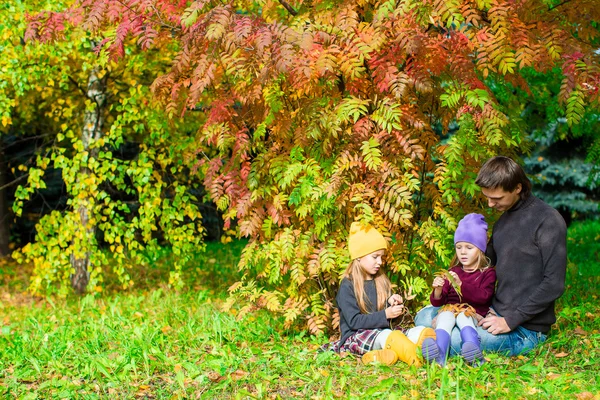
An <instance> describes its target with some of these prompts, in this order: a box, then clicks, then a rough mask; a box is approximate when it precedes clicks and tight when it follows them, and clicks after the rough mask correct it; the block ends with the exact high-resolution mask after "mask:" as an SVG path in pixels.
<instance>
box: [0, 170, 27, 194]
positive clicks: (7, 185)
mask: <svg viewBox="0 0 600 400" xmlns="http://www.w3.org/2000/svg"><path fill="white" fill-rule="evenodd" d="M28 176H29V174H28V173H27V174H24V175H21V176H20V177H18V178H17V179H15V180H14V181H12V182H8V183H7V184H6V185H3V186H0V190H4V189H6V188H9V187H11V186H12V185H15V184H17V183H19V182H20V181H22V180H23V179H25V178H27V177H28Z"/></svg>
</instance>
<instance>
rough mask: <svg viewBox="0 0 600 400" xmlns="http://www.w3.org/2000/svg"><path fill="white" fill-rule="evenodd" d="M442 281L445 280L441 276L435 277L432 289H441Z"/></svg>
mask: <svg viewBox="0 0 600 400" xmlns="http://www.w3.org/2000/svg"><path fill="white" fill-rule="evenodd" d="M444 281H445V279H444V278H442V277H441V276H436V277H435V278H434V279H433V284H432V286H433V288H434V289H435V288H441V287H442V286H444Z"/></svg>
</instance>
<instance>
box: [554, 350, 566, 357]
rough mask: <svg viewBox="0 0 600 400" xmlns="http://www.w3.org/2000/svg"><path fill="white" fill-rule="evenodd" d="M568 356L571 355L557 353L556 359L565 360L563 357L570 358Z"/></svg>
mask: <svg viewBox="0 0 600 400" xmlns="http://www.w3.org/2000/svg"><path fill="white" fill-rule="evenodd" d="M568 356H569V353H565V352H564V351H563V352H561V353H556V354H555V355H554V357H556V358H563V357H568Z"/></svg>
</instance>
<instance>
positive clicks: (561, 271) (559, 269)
mask: <svg viewBox="0 0 600 400" xmlns="http://www.w3.org/2000/svg"><path fill="white" fill-rule="evenodd" d="M536 244H537V246H538V249H539V252H540V256H541V258H542V264H543V277H542V281H541V282H540V284H539V285H538V287H537V289H536V290H534V291H533V292H532V293H531V295H530V296H529V298H528V299H527V301H525V302H524V303H523V304H521V305H520V306H519V307H518V308H517V309H516V310H515V312H513V313H510V314H509V315H505V320H506V323H507V324H508V326H509V327H510V328H511V329H514V328H516V327H517V326H519V325H521V324H522V323H523V322H526V321H528V320H530V319H531V318H533V317H534V316H536V315H538V314H541V313H542V312H544V311H545V310H546V309H547V308H548V307H550V305H551V304H552V302H554V301H555V300H556V299H558V298H559V297H560V296H561V295H562V294H563V293H564V291H565V275H566V270H567V226H566V224H565V221H564V219H563V218H562V216H561V215H560V214H559V213H558V212H557V211H555V212H554V213H553V214H552V216H551V217H549V218H546V219H545V220H544V221H543V222H542V224H541V225H540V227H539V228H538V230H537V232H536Z"/></svg>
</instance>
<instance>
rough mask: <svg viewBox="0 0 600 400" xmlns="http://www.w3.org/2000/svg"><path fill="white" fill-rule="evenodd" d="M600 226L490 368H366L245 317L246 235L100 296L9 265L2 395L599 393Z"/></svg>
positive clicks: (574, 245) (4, 286)
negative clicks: (183, 283) (542, 339)
mask: <svg viewBox="0 0 600 400" xmlns="http://www.w3.org/2000/svg"><path fill="white" fill-rule="evenodd" d="M599 235H600V224H598V223H589V222H586V223H581V224H577V225H574V226H573V227H572V228H570V230H569V259H570V263H569V271H568V289H567V292H566V293H565V295H564V296H563V297H562V298H561V299H560V301H559V303H558V306H557V310H558V322H557V324H556V325H555V329H554V330H553V332H552V335H551V336H550V338H549V340H548V341H547V342H546V344H544V345H543V346H541V347H539V348H538V349H536V350H535V351H534V352H532V353H530V354H528V355H526V356H520V357H515V358H507V357H502V356H498V355H493V354H489V355H488V359H489V362H488V363H486V364H485V365H483V366H482V367H480V368H471V367H468V366H466V365H465V364H464V363H463V362H462V361H461V360H460V359H459V358H453V359H451V361H450V362H449V365H448V367H447V368H445V369H441V368H438V367H437V366H429V367H426V368H425V367H423V368H414V367H412V368H409V367H407V366H406V365H404V364H397V365H395V366H392V367H382V366H364V365H362V364H360V363H359V362H358V361H357V360H356V359H355V358H353V357H346V358H340V357H339V356H338V355H336V354H334V353H319V352H318V351H317V348H318V346H319V345H320V344H322V343H323V342H325V341H326V340H327V339H326V338H323V337H320V338H316V337H311V336H308V335H305V334H302V333H293V332H286V331H284V330H283V329H282V323H281V321H280V320H279V319H277V318H275V317H273V316H271V315H269V314H268V313H266V312H259V313H256V314H253V315H251V316H249V317H246V318H244V319H243V320H239V321H238V320H237V319H236V316H235V315H234V314H232V313H225V312H223V311H221V309H220V305H221V304H222V302H223V301H224V299H225V297H226V288H227V286H229V284H230V283H231V279H233V278H232V277H234V276H235V275H236V274H237V272H236V268H235V262H236V259H237V257H239V252H240V250H241V246H242V245H243V244H239V243H238V244H235V245H234V246H228V247H225V246H222V245H215V244H211V245H209V246H208V251H207V253H206V254H204V255H201V256H199V257H198V260H197V263H196V265H193V266H192V267H190V268H189V269H187V270H186V271H185V273H186V279H187V282H188V287H189V289H188V290H186V291H183V292H176V291H173V290H170V289H168V288H167V287H164V286H159V287H152V286H151V285H150V284H149V283H152V282H156V281H157V280H159V278H162V277H163V275H161V274H163V272H164V271H163V272H161V271H162V270H161V268H160V265H164V264H168V263H169V259H170V257H171V255H169V254H168V253H165V256H164V258H162V259H160V260H157V268H156V270H155V271H153V272H151V273H149V272H145V273H144V272H139V276H137V277H136V279H140V280H138V282H147V284H146V285H139V286H138V287H137V288H135V289H133V290H131V291H128V292H123V293H118V292H114V293H112V294H110V293H105V294H104V295H103V297H100V296H92V295H88V296H85V297H76V296H72V297H69V298H67V299H59V298H45V299H41V298H33V297H31V296H29V295H27V294H25V293H24V292H23V290H24V288H25V286H26V284H25V278H26V276H27V273H26V270H24V269H22V268H21V267H18V269H15V268H14V267H9V266H8V265H6V264H4V265H0V270H2V271H4V272H3V273H2V274H0V323H1V329H0V398H2V399H4V398H7V399H11V398H19V399H95V398H111V399H112V398H118V399H137V398H148V399H153V398H157V399H171V398H175V399H177V398H201V399H213V398H214V399H222V398H234V399H235V398H240V399H278V398H279V399H289V398H298V399H335V398H341V399H346V398H356V399H358V398H361V399H362V398H381V399H390V398H392V399H393V398H396V399H413V398H426V399H449V398H453V399H481V398H490V399H496V398H501V399H539V398H553V399H556V398H558V399H563V398H564V399H571V398H581V399H600V395H598V393H600V380H599V378H598V372H599V369H600V368H599V367H598V363H599V361H600V353H599V351H598V347H599V346H600V343H599V342H600V334H599V331H600V322H599V321H600V319H599V318H598V315H599V314H600V313H599V311H600V310H599V308H600V307H599V306H598V298H597V296H598V295H597V293H598V292H599V291H598V289H600V278H599V277H598V275H599V274H597V273H594V272H593V271H597V270H595V269H594V268H598V264H599V262H598V236H599ZM164 270H165V271H166V270H167V269H166V268H165V269H164ZM141 278H144V279H145V280H144V279H141Z"/></svg>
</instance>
